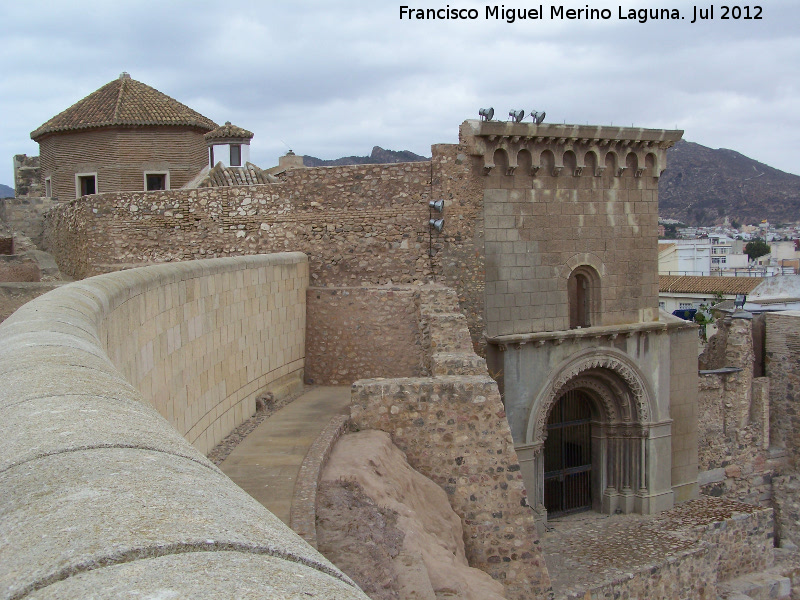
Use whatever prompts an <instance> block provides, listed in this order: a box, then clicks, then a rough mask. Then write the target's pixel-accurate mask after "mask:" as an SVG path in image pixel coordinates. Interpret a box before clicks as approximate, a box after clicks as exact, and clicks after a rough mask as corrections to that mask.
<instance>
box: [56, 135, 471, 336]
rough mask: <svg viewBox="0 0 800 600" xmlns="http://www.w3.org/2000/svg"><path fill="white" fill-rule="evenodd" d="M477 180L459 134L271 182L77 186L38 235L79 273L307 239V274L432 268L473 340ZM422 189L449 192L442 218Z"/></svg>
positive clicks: (421, 274)
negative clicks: (434, 220)
mask: <svg viewBox="0 0 800 600" xmlns="http://www.w3.org/2000/svg"><path fill="white" fill-rule="evenodd" d="M479 184H480V182H476V181H475V180H473V179H472V178H471V177H470V170H469V165H468V161H467V159H466V156H465V155H464V154H463V153H462V152H461V151H460V148H459V147H458V146H454V145H437V146H434V147H433V160H432V161H431V162H418V163H399V164H391V165H350V166H340V167H320V168H311V169H295V170H291V171H288V172H287V173H286V175H285V178H284V180H283V182H282V183H279V184H271V185H257V186H233V187H222V188H213V189H195V190H172V191H166V192H147V193H144V192H136V193H133V192H120V193H109V194H99V195H95V196H89V197H84V198H82V199H79V200H73V201H70V202H67V203H64V204H62V205H60V206H58V207H56V208H54V209H53V210H52V211H51V212H50V213H49V214H48V216H47V218H46V220H45V229H46V233H45V245H46V246H47V247H49V248H50V250H51V252H52V253H53V254H54V256H55V257H56V260H57V261H58V262H59V265H60V267H61V269H62V272H63V273H65V274H67V275H69V276H71V277H75V278H83V277H87V276H90V275H95V274H99V273H104V272H108V271H114V270H118V269H119V268H122V267H123V266H126V265H141V264H148V263H154V262H165V261H175V260H190V259H199V258H214V257H222V256H239V255H246V254H258V253H269V252H283V251H303V252H305V253H307V254H308V256H309V261H310V263H309V266H310V273H311V285H313V286H334V285H336V286H358V285H385V284H389V283H393V284H398V283H411V282H414V281H422V282H424V281H432V280H436V281H438V282H439V283H444V284H445V285H448V286H450V287H453V288H454V289H456V290H457V291H458V294H459V300H460V302H461V310H462V311H463V312H464V313H465V314H466V316H467V319H468V321H469V325H470V330H471V333H472V339H473V342H474V343H476V344H477V343H478V341H479V339H480V335H481V334H482V332H483V327H482V319H483V289H484V287H483V246H482V244H483V242H482V227H483V212H482V206H481V203H480V189H479V187H480V185H479ZM101 191H102V187H101ZM430 199H444V200H445V210H444V213H443V214H442V215H440V214H439V213H434V216H437V217H440V216H443V217H444V218H445V220H446V224H445V228H444V231H443V232H442V233H436V232H435V231H433V230H432V229H431V227H430V226H429V225H428V220H429V218H430V217H431V211H430V209H429V207H428V201H429V200H430ZM431 254H433V255H434V256H430V255H431Z"/></svg>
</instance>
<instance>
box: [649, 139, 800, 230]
mask: <svg viewBox="0 0 800 600" xmlns="http://www.w3.org/2000/svg"><path fill="white" fill-rule="evenodd" d="M658 194H659V207H658V214H659V216H661V217H669V218H672V219H680V220H681V221H684V222H686V223H688V224H691V225H712V224H714V223H717V222H721V221H722V219H724V217H725V216H728V217H729V218H730V219H731V221H733V220H736V221H740V222H742V223H751V224H752V223H758V222H760V221H761V220H762V219H768V220H769V221H770V222H771V223H786V222H795V221H797V220H798V219H800V176H797V175H791V174H790V173H784V172H783V171H779V170H778V169H773V168H772V167H770V166H767V165H765V164H763V163H760V162H758V161H755V160H753V159H752V158H748V157H746V156H744V155H743V154H739V153H738V152H734V151H733V150H726V149H724V148H720V149H719V150H714V149H712V148H707V147H705V146H701V145H700V144H695V143H693V142H687V141H680V142H678V143H677V144H675V146H674V147H672V148H670V149H669V150H667V170H666V172H665V173H664V175H663V176H662V177H661V180H660V181H659V184H658Z"/></svg>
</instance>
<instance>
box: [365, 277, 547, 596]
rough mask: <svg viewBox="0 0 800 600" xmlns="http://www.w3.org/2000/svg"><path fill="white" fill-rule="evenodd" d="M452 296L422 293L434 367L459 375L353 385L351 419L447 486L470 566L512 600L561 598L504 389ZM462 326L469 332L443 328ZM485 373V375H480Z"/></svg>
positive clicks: (422, 314) (431, 291) (430, 290)
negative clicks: (475, 346) (385, 436)
mask: <svg viewBox="0 0 800 600" xmlns="http://www.w3.org/2000/svg"><path fill="white" fill-rule="evenodd" d="M457 310H458V309H457V298H456V297H455V294H454V293H453V292H452V290H447V289H443V288H437V287H423V288H422V289H421V290H420V319H421V321H422V324H421V326H420V328H421V329H422V330H423V331H425V332H426V334H425V336H424V339H425V340H426V342H424V344H425V347H426V349H427V350H428V352H429V357H428V360H429V363H430V364H431V365H432V366H433V371H434V372H438V371H439V369H440V366H439V365H442V364H447V365H448V366H447V369H449V371H450V372H451V373H452V374H451V375H441V376H436V377H424V378H398V379H371V380H369V379H368V380H361V381H357V382H355V383H354V384H353V405H352V407H351V418H352V421H353V425H354V426H355V427H357V428H359V429H379V430H381V431H386V432H387V433H389V434H390V435H391V436H392V441H393V442H394V444H395V445H396V446H398V447H399V448H400V449H401V450H402V451H403V452H405V453H406V455H407V458H408V463H409V464H410V465H411V466H412V467H413V468H414V469H416V470H417V471H419V472H420V473H422V474H423V475H425V476H426V477H428V478H429V479H431V480H433V481H434V482H435V483H436V484H438V485H439V486H440V487H441V488H442V489H444V491H445V493H446V494H447V496H448V499H449V500H450V505H451V506H452V508H453V510H454V511H455V512H456V514H458V515H459V517H461V521H462V525H463V528H464V543H465V550H466V555H467V560H468V562H469V565H470V566H471V567H476V568H478V569H481V570H483V571H485V572H487V573H489V574H490V575H491V576H492V577H494V578H495V579H497V580H499V581H501V582H502V583H503V584H504V585H505V589H506V594H507V597H508V598H510V599H517V598H519V599H522V598H530V597H536V598H540V597H541V598H549V597H552V589H551V585H550V577H549V575H548V572H547V567H546V565H545V561H544V557H543V556H542V553H541V550H540V548H539V546H538V535H537V533H536V524H535V521H534V515H533V511H532V510H531V508H530V507H529V506H528V503H527V499H526V493H525V487H524V484H523V482H522V474H521V472H520V466H519V461H518V459H517V455H516V451H515V450H514V443H513V440H512V439H511V430H510V429H509V427H508V421H507V420H506V415H505V411H504V409H503V404H502V402H501V400H500V393H499V391H498V389H497V384H496V383H495V382H494V380H493V379H492V378H491V377H489V375H488V373H487V372H486V366H485V362H483V361H482V359H479V358H478V357H476V356H475V355H474V353H473V352H472V350H471V344H470V338H469V333H468V330H467V327H466V320H465V319H463V317H462V318H461V319H458V318H457V317H456V315H457ZM454 323H459V325H460V327H459V330H460V331H459V332H458V333H453V332H452V331H450V332H445V331H439V326H440V325H441V326H447V327H451V326H452V325H453V324H454ZM479 367H482V372H480V373H476V371H480V368H479Z"/></svg>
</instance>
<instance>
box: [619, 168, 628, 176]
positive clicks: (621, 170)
mask: <svg viewBox="0 0 800 600" xmlns="http://www.w3.org/2000/svg"><path fill="white" fill-rule="evenodd" d="M627 169H628V167H617V177H622V175H623V173H625V171H626V170H627Z"/></svg>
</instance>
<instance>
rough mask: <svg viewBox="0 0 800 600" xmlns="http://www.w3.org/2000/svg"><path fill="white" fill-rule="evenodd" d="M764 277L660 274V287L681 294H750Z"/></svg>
mask: <svg viewBox="0 0 800 600" xmlns="http://www.w3.org/2000/svg"><path fill="white" fill-rule="evenodd" d="M762 281H763V277H718V276H717V277H697V276H693V275H659V276H658V289H659V290H660V291H662V292H676V293H680V294H715V293H717V292H719V293H721V294H749V293H750V292H751V291H753V290H754V289H755V288H756V286H758V284H759V283H761V282H762Z"/></svg>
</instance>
